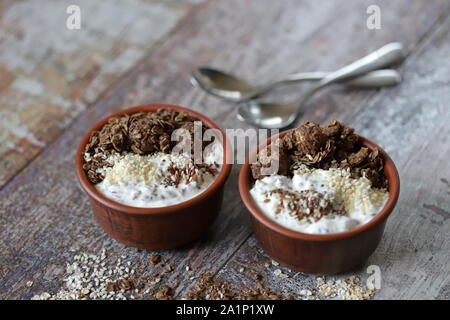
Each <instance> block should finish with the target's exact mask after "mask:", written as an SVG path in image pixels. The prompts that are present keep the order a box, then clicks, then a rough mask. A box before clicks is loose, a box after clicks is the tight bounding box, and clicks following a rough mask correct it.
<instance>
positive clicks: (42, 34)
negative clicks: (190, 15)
mask: <svg viewBox="0 0 450 320" xmlns="http://www.w3.org/2000/svg"><path fill="white" fill-rule="evenodd" d="M71 4H75V3H74V2H73V1H68V0H66V1H55V0H40V1H15V2H9V3H7V4H4V8H2V12H1V23H0V77H1V80H0V106H1V109H0V187H2V186H3V185H4V184H5V183H6V182H7V181H8V180H9V179H10V178H11V177H13V176H14V175H15V174H16V173H17V172H18V171H19V170H21V169H22V168H23V167H24V166H25V165H26V164H27V163H28V161H30V160H31V159H33V158H34V157H35V156H36V155H37V154H39V152H40V151H41V150H42V149H43V148H44V147H45V146H46V145H48V144H49V143H50V142H52V141H53V140H54V139H55V138H56V137H58V136H59V135H60V134H61V133H62V132H63V130H64V129H65V128H67V126H68V125H69V124H70V123H72V121H73V120H74V119H76V118H77V117H78V116H79V115H80V113H82V112H83V111H84V110H86V109H87V108H88V107H89V106H90V105H91V104H92V103H93V102H94V101H95V100H96V99H97V98H98V97H100V95H101V94H102V93H103V92H104V91H105V90H106V89H107V88H108V87H109V86H110V85H111V84H113V83H114V82H116V81H117V80H118V79H119V78H120V77H121V76H123V75H124V74H125V73H126V71H127V70H129V69H130V68H131V67H132V66H134V65H135V64H136V63H137V62H138V61H139V60H140V59H141V58H142V57H143V56H144V55H145V53H146V52H147V51H148V50H149V48H151V46H152V45H153V44H154V43H156V42H157V41H158V40H160V39H162V38H163V37H164V36H166V35H167V34H168V33H169V32H170V31H171V30H172V29H173V28H174V27H175V26H176V25H177V23H178V22H179V21H180V20H181V19H182V18H183V17H184V16H185V15H186V14H187V12H189V9H191V7H192V5H191V4H189V3H174V2H168V3H167V4H165V3H164V2H160V1H140V0H136V1H134V0H133V1H126V2H124V1H86V0H81V1H76V4H77V5H78V6H79V7H80V10H81V29H80V30H69V29H68V28H67V27H66V19H67V17H68V16H69V15H68V14H67V13H66V8H67V7H68V6H69V5H71ZM147 30H151V32H147Z"/></svg>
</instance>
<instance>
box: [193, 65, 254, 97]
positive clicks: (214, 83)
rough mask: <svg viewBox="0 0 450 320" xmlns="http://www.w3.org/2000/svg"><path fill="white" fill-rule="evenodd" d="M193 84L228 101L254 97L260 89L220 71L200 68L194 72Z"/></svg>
mask: <svg viewBox="0 0 450 320" xmlns="http://www.w3.org/2000/svg"><path fill="white" fill-rule="evenodd" d="M191 82H192V84H193V85H194V86H196V85H198V86H200V87H201V88H202V89H203V90H205V91H206V92H208V93H210V94H212V95H214V96H216V97H219V98H223V99H227V100H231V101H241V100H247V99H250V98H251V97H254V96H255V94H256V92H257V91H258V89H257V88H256V87H254V86H252V85H251V84H249V83H247V82H246V81H244V80H241V79H239V78H237V77H235V76H233V75H231V74H228V73H225V72H222V71H220V70H216V69H211V68H207V67H200V68H197V69H195V70H194V71H192V74H191Z"/></svg>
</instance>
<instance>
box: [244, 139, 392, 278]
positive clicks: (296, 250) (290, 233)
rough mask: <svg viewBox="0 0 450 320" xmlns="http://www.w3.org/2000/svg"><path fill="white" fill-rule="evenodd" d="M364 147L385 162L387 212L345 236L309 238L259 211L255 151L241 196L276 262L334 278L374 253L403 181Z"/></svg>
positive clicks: (388, 160) (388, 161)
mask: <svg viewBox="0 0 450 320" xmlns="http://www.w3.org/2000/svg"><path fill="white" fill-rule="evenodd" d="M288 132H289V131H284V132H282V133H280V135H276V136H274V137H271V138H269V139H268V140H267V141H266V142H264V143H262V144H261V145H260V146H258V148H257V150H260V149H261V148H263V147H265V146H266V145H268V144H269V143H270V141H271V140H272V139H276V138H277V137H283V136H284V135H285V134H286V133H288ZM361 139H362V144H363V145H364V146H365V147H367V148H369V149H371V150H373V149H375V148H378V149H379V150H380V151H381V154H382V156H383V158H384V160H385V167H384V173H385V175H386V177H387V179H388V181H389V198H388V201H387V203H386V205H385V206H384V208H383V209H382V210H381V211H380V212H379V213H378V214H377V215H376V216H375V217H374V218H373V219H372V220H370V221H369V222H368V223H365V224H363V225H361V226H359V227H357V228H355V229H352V230H350V231H346V232H340V233H332V234H308V233H301V232H297V231H294V230H290V229H287V228H285V227H282V226H281V225H279V224H277V223H276V222H274V221H273V220H271V219H270V218H269V217H267V216H266V215H265V214H264V213H262V212H261V210H259V208H258V206H257V204H255V202H254V201H253V199H252V196H251V194H250V189H251V188H252V186H253V183H254V180H253V178H252V175H251V170H250V164H249V159H255V158H254V157H255V155H256V153H257V150H254V151H253V152H252V153H251V154H250V155H249V157H247V159H246V161H245V163H244V164H243V165H242V168H241V171H240V174H239V192H240V194H241V198H242V200H243V202H244V204H245V206H246V207H247V209H248V211H249V212H250V215H251V220H252V224H253V231H254V232H255V236H256V238H257V240H258V242H259V245H260V246H261V248H262V249H263V250H264V251H265V252H266V254H267V255H268V256H270V257H271V258H272V259H273V260H275V261H277V262H279V263H280V264H281V265H283V266H285V267H288V268H289V269H292V270H296V271H300V272H304V273H309V274H335V273H340V272H344V271H348V270H351V269H353V268H355V267H357V266H359V265H362V264H363V263H364V261H366V260H367V258H368V257H369V256H370V255H371V254H372V253H373V252H374V251H375V249H376V248H377V246H378V244H379V243H380V240H381V237H382V235H383V231H384V227H385V224H386V220H387V218H388V216H389V215H390V213H391V212H392V210H393V209H394V206H395V204H396V202H397V199H398V195H399V191H400V180H399V177H398V172H397V169H396V168H395V165H394V163H393V162H392V160H391V158H390V157H389V156H388V155H387V154H386V153H385V152H384V151H383V150H382V149H381V148H380V147H379V146H377V145H376V144H375V143H373V142H371V141H369V140H367V139H365V138H362V137H361Z"/></svg>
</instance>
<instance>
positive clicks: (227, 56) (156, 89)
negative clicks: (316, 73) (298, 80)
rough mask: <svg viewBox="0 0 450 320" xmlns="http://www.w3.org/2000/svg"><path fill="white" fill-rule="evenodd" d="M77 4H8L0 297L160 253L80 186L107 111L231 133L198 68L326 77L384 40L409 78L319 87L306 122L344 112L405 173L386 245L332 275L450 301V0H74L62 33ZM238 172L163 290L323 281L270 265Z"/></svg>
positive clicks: (393, 294)
mask: <svg viewBox="0 0 450 320" xmlns="http://www.w3.org/2000/svg"><path fill="white" fill-rule="evenodd" d="M68 3H69V2H64V1H50V0H48V1H47V0H46V1H3V2H0V10H1V11H0V188H1V190H0V251H1V252H2V254H1V255H0V298H2V299H29V298H31V297H32V296H33V295H34V294H37V293H41V292H44V291H47V292H50V293H56V292H57V291H58V290H59V289H60V288H61V287H62V286H63V281H62V278H63V275H64V271H65V264H66V262H70V261H71V260H72V258H73V255H74V254H75V253H74V252H86V253H94V254H98V253H100V251H101V249H102V248H106V249H107V250H108V252H109V253H110V254H112V255H114V254H126V255H127V256H128V258H129V259H131V261H135V262H142V261H146V260H148V259H149V257H150V256H151V255H152V254H153V253H154V252H152V251H142V250H136V249H134V248H129V247H126V246H124V245H122V244H119V243H117V242H116V241H115V240H112V239H111V238H109V237H108V236H107V235H106V234H105V233H104V232H103V231H102V230H101V228H100V227H99V226H98V225H97V224H96V222H95V219H94V217H93V215H92V212H91V208H90V204H89V203H88V198H87V196H86V195H85V194H84V193H83V192H82V191H81V189H80V188H79V186H78V183H77V181H76V176H75V172H74V155H75V148H76V146H77V145H78V143H79V141H80V139H81V137H82V135H83V134H84V133H85V132H86V131H87V130H88V129H89V128H90V127H91V126H92V125H93V124H94V123H95V122H97V121H98V120H99V119H101V118H103V117H104V116H106V115H107V114H109V113H112V112H113V111H116V110H119V109H122V108H124V107H128V106H132V105H137V104H144V103H152V102H163V103H173V104H179V105H183V106H187V107H190V108H192V109H195V110H197V111H200V112H202V113H204V114H205V115H207V116H209V117H211V118H212V119H213V120H214V121H216V122H217V123H218V124H219V125H220V126H222V127H223V128H237V127H241V128H249V126H247V125H246V124H243V123H241V122H239V121H238V120H236V118H235V109H234V106H233V105H232V104H230V103H225V102H223V101H220V100H217V99H215V98H214V97H210V96H208V95H206V94H205V93H203V92H202V91H200V90H199V89H196V88H192V87H191V85H190V84H189V72H190V71H191V70H192V69H193V68H194V67H196V66H198V65H213V66H215V67H219V68H222V69H225V70H228V71H232V72H235V73H236V74H239V75H240V76H243V77H246V78H248V79H250V80H254V81H259V82H261V83H262V82H264V81H266V80H269V79H273V78H277V77H281V76H283V75H285V74H287V73H289V72H292V71H300V70H305V71H313V70H332V69H333V68H337V67H339V66H340V65H343V64H345V63H347V62H349V61H351V60H352V59H355V58H358V57H359V56H362V55H363V54H365V53H367V52H369V51H370V50H373V49H376V48H377V47H379V46H381V45H383V44H384V43H387V42H389V41H402V42H403V43H404V44H405V45H406V46H407V48H408V49H409V52H410V54H409V56H408V58H407V60H406V61H405V63H404V64H403V65H402V66H401V67H400V71H401V73H402V74H403V77H404V81H403V83H402V84H401V85H399V86H397V87H393V88H384V89H377V90H370V89H367V90H355V89H348V88H344V87H339V86H336V87H333V88H330V89H326V90H324V91H323V92H322V93H321V94H318V95H317V96H316V97H315V98H314V99H312V100H311V102H310V106H311V108H308V109H307V110H306V111H305V113H304V114H303V115H302V117H301V118H300V119H298V123H301V122H302V121H304V120H311V121H316V122H320V123H324V122H325V121H327V120H328V119H329V118H331V117H336V118H338V119H340V120H342V121H343V122H345V123H347V124H348V125H350V126H353V127H355V128H356V130H357V131H358V132H359V133H361V134H362V135H364V136H366V137H368V138H369V139H371V140H373V141H375V142H377V143H378V144H380V145H381V146H382V147H383V148H384V149H385V150H386V151H387V152H388V153H389V154H390V155H391V157H392V158H393V160H394V162H395V163H396V165H397V168H398V169H399V172H400V179H401V194H400V199H399V201H398V204H397V207H396V209H395V211H394V212H393V214H392V216H391V217H390V218H389V220H388V223H387V227H386V231H385V235H384V237H383V240H382V242H381V244H380V246H379V247H378V249H377V250H376V251H375V253H374V254H373V255H372V256H371V257H370V259H369V260H368V261H367V263H366V264H365V265H364V266H362V267H361V268H360V269H358V270H354V271H352V272H349V273H348V274H345V275H338V276H336V277H337V278H339V277H343V276H347V275H350V274H356V275H358V276H360V277H361V278H362V279H363V280H364V279H366V278H367V276H368V274H367V273H366V267H367V266H368V265H372V264H375V265H378V266H379V267H380V269H381V272H382V287H381V289H380V290H378V291H377V292H376V295H375V298H376V299H391V298H400V299H412V298H423V299H436V298H437V299H449V298H450V254H449V252H450V243H449V242H450V237H449V236H448V234H450V202H449V195H450V182H449V181H450V175H449V172H450V164H449V161H448V158H447V157H448V154H449V152H450V137H449V136H450V126H449V125H448V122H449V121H450V112H449V108H448V105H447V104H448V103H447V102H448V101H449V100H450V89H449V88H450V87H449V85H450V83H449V82H450V77H449V75H448V73H449V70H450V60H449V58H448V57H449V53H450V43H449V39H450V15H449V13H450V5H449V2H448V1H446V0H436V1H433V2H426V1H418V0H417V1H406V0H403V1H352V2H350V1H344V0H340V1H335V0H333V1H331V0H329V1H320V2H319V1H294V0H291V1H270V0H259V1H256V0H255V1H239V0H227V1H225V0H212V1H207V2H203V1H175V0H173V1H157V0H152V1H144V0H136V1H130V2H125V1H116V2H112V1H95V2H93V1H71V2H70V3H77V4H79V5H80V7H81V10H82V29H81V30H79V31H68V30H67V29H66V28H65V24H64V23H65V17H66V14H65V8H66V7H67V5H68ZM370 4H377V5H379V6H380V8H381V23H382V28H381V29H380V30H368V29H367V28H366V18H367V15H366V8H367V6H368V5H370ZM119 17H120V19H119ZM296 90H297V87H291V88H288V89H284V90H280V92H279V93H278V95H285V94H286V95H288V94H289V95H292V93H294V94H295V92H296ZM275 96H276V95H275ZM238 172H239V165H235V166H234V168H233V171H232V174H231V176H230V179H229V181H228V182H227V188H226V192H225V201H224V203H226V205H225V206H224V208H223V210H222V212H221V215H220V218H219V219H218V221H217V223H216V224H215V225H214V227H213V228H212V230H210V231H209V232H208V234H207V235H206V236H204V237H203V238H202V239H200V240H199V241H197V242H196V243H194V244H191V245H189V246H186V247H183V248H180V249H176V250H167V251H161V252H159V253H160V254H161V255H162V256H163V257H164V259H166V260H168V261H170V262H171V263H172V264H173V265H174V267H175V270H174V271H173V272H172V273H170V275H168V276H166V277H164V278H163V280H162V282H161V284H165V283H168V284H171V283H175V282H179V286H178V287H177V289H176V291H175V294H176V297H182V296H184V294H185V293H186V292H187V291H188V290H189V289H190V288H191V287H192V286H193V285H194V283H193V281H192V280H191V277H192V276H195V275H198V274H200V273H202V272H204V271H210V272H212V273H213V274H215V275H216V276H217V277H218V278H220V279H223V280H226V281H233V283H235V284H238V285H251V284H252V282H253V281H254V280H253V278H252V275H253V274H254V273H256V272H258V273H260V274H262V275H263V276H264V282H265V284H266V285H267V286H268V287H269V288H271V290H272V291H276V292H282V293H285V294H288V293H291V294H294V295H295V296H297V297H298V293H299V290H301V289H308V288H310V289H311V288H313V287H315V277H314V276H309V275H304V274H301V273H296V272H291V271H289V270H287V269H285V268H281V269H282V271H283V273H286V274H288V275H289V278H287V279H281V278H280V277H277V276H276V275H274V274H273V271H274V267H270V268H266V267H265V266H264V264H265V263H266V262H270V259H268V258H267V256H265V255H264V253H263V252H262V251H261V249H259V247H258V245H257V242H256V239H255V238H254V236H253V234H252V229H251V225H250V220H249V217H248V214H247V212H246V210H245V208H244V207H243V205H242V203H241V200H240V198H239V194H238V191H237V188H236V185H237V176H238ZM186 265H188V266H190V268H191V271H189V272H186V270H185V266H186ZM241 268H244V269H245V270H244V272H240V271H239V270H240V269H241ZM149 272H150V271H149ZM30 280H31V281H33V286H32V287H28V286H27V285H26V282H27V281H30Z"/></svg>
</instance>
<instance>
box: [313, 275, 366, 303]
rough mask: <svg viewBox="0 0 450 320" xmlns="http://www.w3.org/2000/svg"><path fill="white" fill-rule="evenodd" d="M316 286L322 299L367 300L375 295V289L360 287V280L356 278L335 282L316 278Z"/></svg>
mask: <svg viewBox="0 0 450 320" xmlns="http://www.w3.org/2000/svg"><path fill="white" fill-rule="evenodd" d="M317 284H318V285H319V291H320V293H321V294H322V295H323V296H324V297H331V298H334V297H338V298H341V299H343V300H369V299H371V298H372V297H373V296H374V294H375V288H368V287H367V286H365V285H361V284H360V279H359V278H358V277H356V276H351V277H349V278H344V279H338V280H336V281H333V280H328V281H326V280H325V279H324V278H317Z"/></svg>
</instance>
